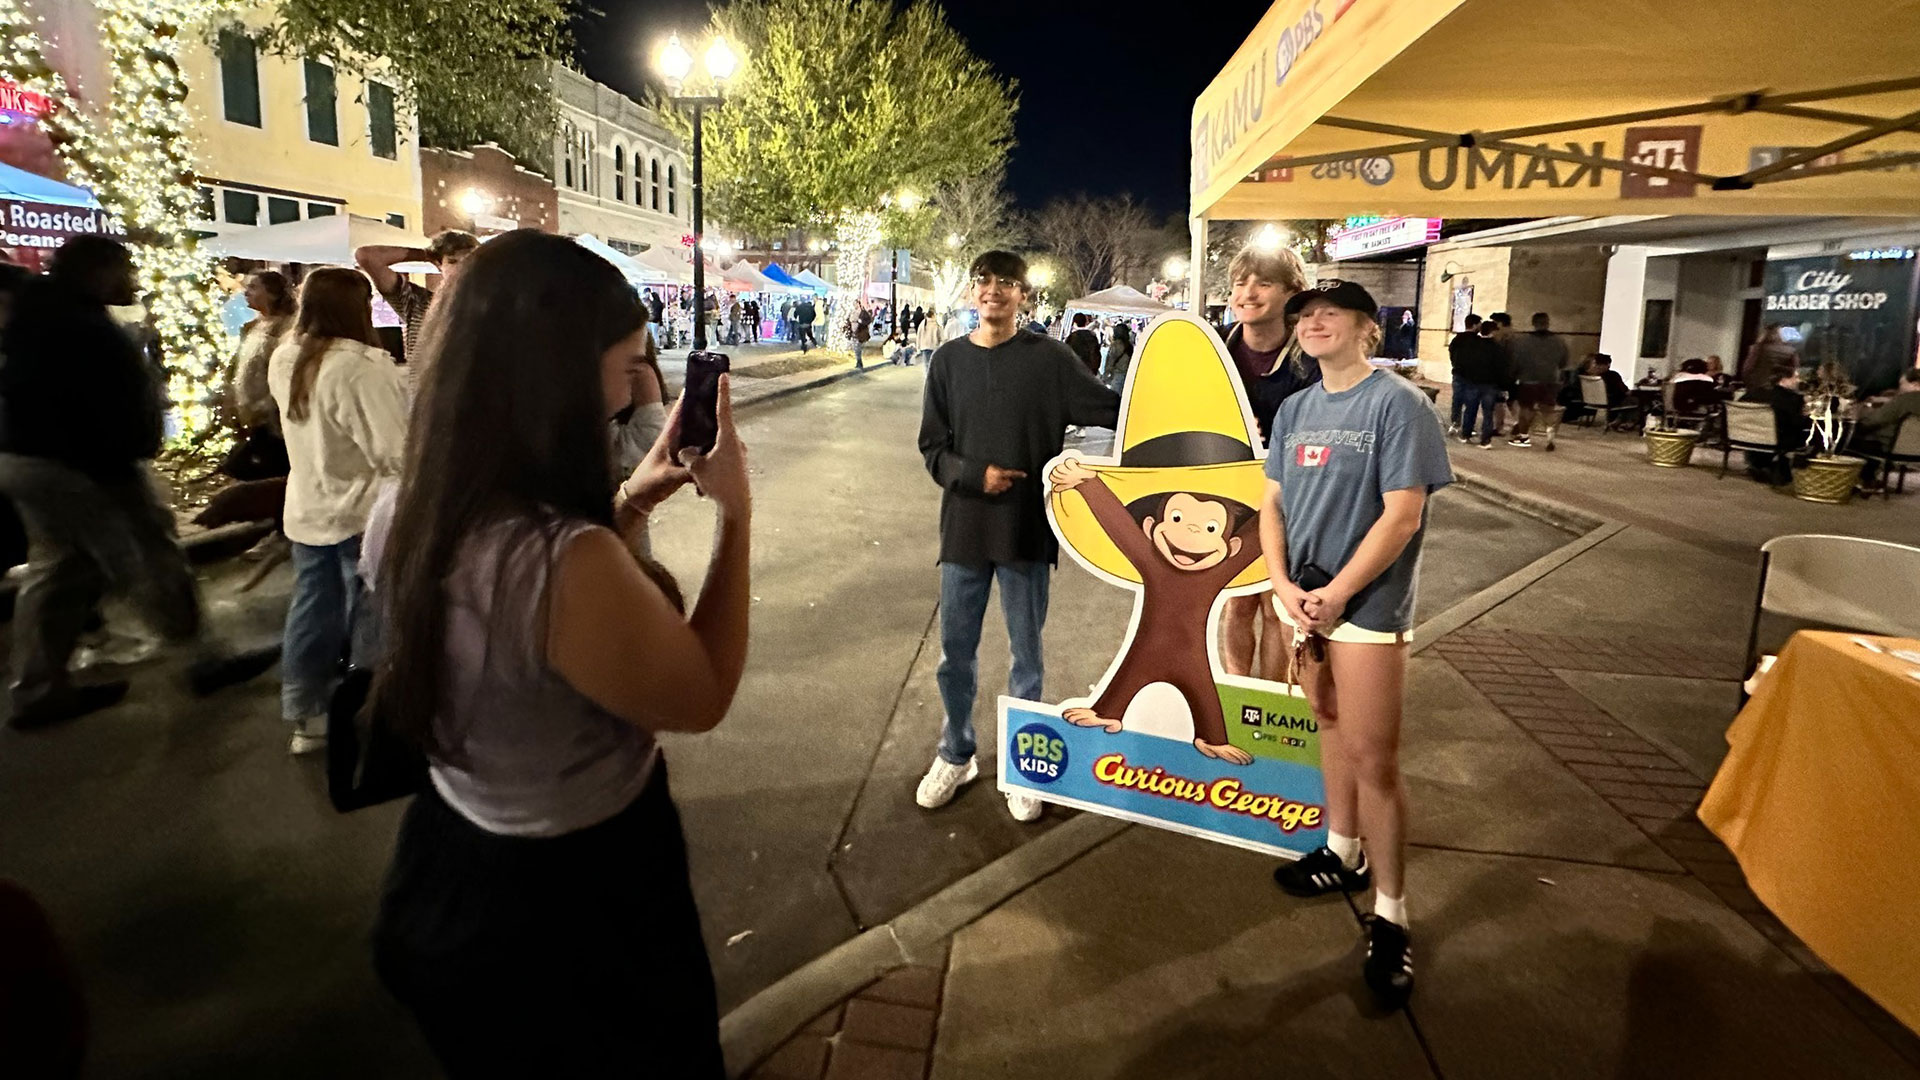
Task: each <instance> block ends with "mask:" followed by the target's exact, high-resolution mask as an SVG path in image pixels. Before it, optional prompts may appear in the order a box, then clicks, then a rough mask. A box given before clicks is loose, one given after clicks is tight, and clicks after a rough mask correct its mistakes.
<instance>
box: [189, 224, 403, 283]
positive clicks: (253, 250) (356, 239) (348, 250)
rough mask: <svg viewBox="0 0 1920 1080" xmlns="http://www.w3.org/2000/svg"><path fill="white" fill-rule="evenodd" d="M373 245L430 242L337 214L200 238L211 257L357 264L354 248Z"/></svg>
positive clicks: (398, 230) (201, 245)
mask: <svg viewBox="0 0 1920 1080" xmlns="http://www.w3.org/2000/svg"><path fill="white" fill-rule="evenodd" d="M369 244H389V245H392V246H395V247H410V248H424V247H426V246H427V238H426V237H424V236H421V235H420V234H419V233H415V232H409V231H407V230H406V229H399V228H395V227H394V226H392V225H389V224H387V223H386V222H384V221H380V220H378V219H376V218H370V217H361V216H360V215H358V214H334V215H332V216H330V217H317V218H308V219H306V220H305V221H289V222H285V223H283V224H280V225H261V226H257V227H256V226H241V227H240V228H236V229H227V230H224V231H222V232H219V233H216V234H214V235H213V236H209V237H207V238H206V239H204V240H201V241H200V250H202V251H204V252H207V253H209V254H212V255H224V256H227V257H229V258H235V259H258V260H259V261H261V262H271V263H305V264H307V265H312V266H352V265H353V253H354V250H355V249H356V248H362V247H366V246H367V245H369ZM394 269H395V270H396V271H398V272H400V273H403V274H434V273H438V272H439V269H438V268H437V267H435V266H434V265H433V264H432V263H427V262H417V263H401V264H399V265H397V266H395V267H394Z"/></svg>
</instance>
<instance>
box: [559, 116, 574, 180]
mask: <svg viewBox="0 0 1920 1080" xmlns="http://www.w3.org/2000/svg"><path fill="white" fill-rule="evenodd" d="M560 169H561V173H562V176H563V178H564V179H565V180H566V185H567V186H568V187H572V186H573V125H572V124H571V123H563V124H561V125H560Z"/></svg>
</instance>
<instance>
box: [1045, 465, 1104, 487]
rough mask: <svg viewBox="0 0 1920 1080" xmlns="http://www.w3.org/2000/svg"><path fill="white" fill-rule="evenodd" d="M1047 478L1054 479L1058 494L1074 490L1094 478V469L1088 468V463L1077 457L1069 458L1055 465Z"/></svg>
mask: <svg viewBox="0 0 1920 1080" xmlns="http://www.w3.org/2000/svg"><path fill="white" fill-rule="evenodd" d="M1047 479H1049V480H1051V481H1053V490H1054V493H1055V494H1058V493H1060V492H1062V491H1072V490H1073V489H1074V488H1077V487H1079V486H1080V485H1081V484H1084V483H1086V482H1087V481H1089V480H1091V479H1093V470H1092V469H1089V468H1087V466H1086V463H1085V462H1083V461H1081V460H1080V459H1079V458H1077V457H1075V458H1068V459H1067V460H1065V461H1062V462H1061V463H1060V464H1058V465H1055V466H1054V467H1053V472H1052V473H1050V474H1048V476H1047Z"/></svg>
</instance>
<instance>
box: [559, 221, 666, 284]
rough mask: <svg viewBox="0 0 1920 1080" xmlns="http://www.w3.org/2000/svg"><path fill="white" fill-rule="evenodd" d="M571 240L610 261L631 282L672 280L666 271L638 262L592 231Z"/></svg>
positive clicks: (643, 282)
mask: <svg viewBox="0 0 1920 1080" xmlns="http://www.w3.org/2000/svg"><path fill="white" fill-rule="evenodd" d="M573 242H574V243H576V244H579V245H580V246H581V247H583V248H586V249H587V250H588V251H591V252H593V253H594V254H595V255H598V256H600V257H601V258H603V259H605V260H607V261H608V262H610V263H612V264H613V268H614V269H615V270H618V271H620V276H621V277H624V278H626V279H627V281H628V282H630V283H632V284H635V285H667V284H671V283H672V281H673V277H672V275H670V274H668V273H667V272H666V271H664V270H660V269H658V268H656V267H652V266H648V265H646V264H644V263H642V262H640V261H639V260H637V259H635V258H634V257H633V256H631V255H628V254H627V253H626V252H624V251H620V250H619V249H617V248H615V247H613V246H611V245H609V244H608V243H607V242H606V241H605V240H602V239H600V238H599V237H597V236H595V235H593V234H592V233H581V234H580V235H579V236H576V237H574V238H573Z"/></svg>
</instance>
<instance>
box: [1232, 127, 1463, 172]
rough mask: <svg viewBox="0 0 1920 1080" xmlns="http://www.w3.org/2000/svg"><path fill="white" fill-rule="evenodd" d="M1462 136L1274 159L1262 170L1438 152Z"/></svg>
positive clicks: (1455, 142)
mask: <svg viewBox="0 0 1920 1080" xmlns="http://www.w3.org/2000/svg"><path fill="white" fill-rule="evenodd" d="M1459 145H1460V136H1458V135H1443V136H1441V137H1440V138H1437V139H1422V140H1421V141H1419V142H1405V143H1388V144H1387V145H1385V146H1368V147H1363V148H1361V149H1359V150H1338V151H1335V152H1333V153H1328V154H1310V155H1308V156H1306V157H1286V158H1273V159H1272V160H1270V161H1268V162H1267V163H1266V164H1264V165H1262V166H1260V167H1261V168H1262V169H1278V168H1283V167H1284V168H1289V169H1300V168H1305V167H1306V166H1308V165H1326V164H1331V163H1333V162H1336V161H1357V160H1359V159H1361V158H1371V157H1392V156H1393V155H1395V154H1412V153H1418V152H1419V151H1421V150H1438V149H1440V148H1441V147H1443V146H1459Z"/></svg>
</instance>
